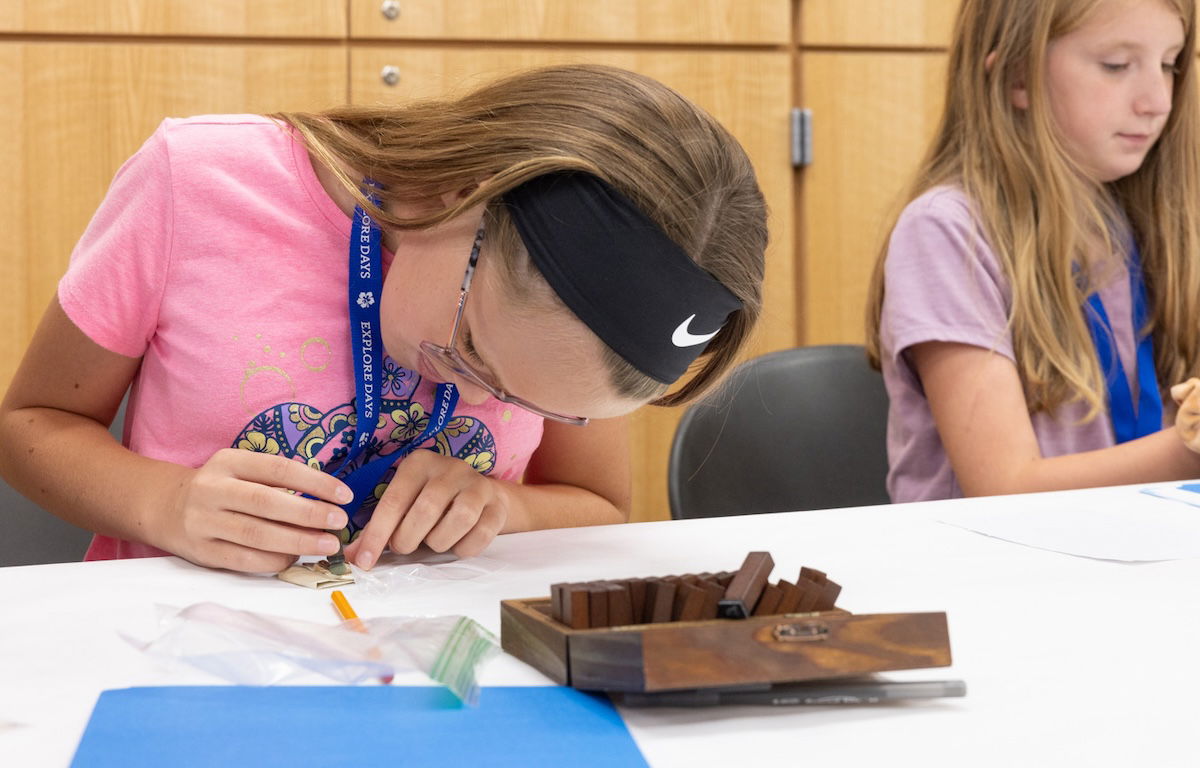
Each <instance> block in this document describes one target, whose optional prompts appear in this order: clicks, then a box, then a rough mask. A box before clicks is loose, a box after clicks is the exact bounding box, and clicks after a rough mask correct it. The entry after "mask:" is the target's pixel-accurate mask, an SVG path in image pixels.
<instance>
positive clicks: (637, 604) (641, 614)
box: [625, 579, 646, 623]
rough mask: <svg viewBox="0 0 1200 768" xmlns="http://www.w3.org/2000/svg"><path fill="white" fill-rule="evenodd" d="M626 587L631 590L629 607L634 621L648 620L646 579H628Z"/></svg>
mask: <svg viewBox="0 0 1200 768" xmlns="http://www.w3.org/2000/svg"><path fill="white" fill-rule="evenodd" d="M625 588H626V589H627V590H629V609H630V613H631V614H632V615H633V621H635V622H637V623H641V622H643V621H645V620H646V580H645V579H627V580H626V581H625Z"/></svg>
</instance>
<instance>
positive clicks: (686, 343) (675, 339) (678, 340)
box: [671, 315, 721, 347]
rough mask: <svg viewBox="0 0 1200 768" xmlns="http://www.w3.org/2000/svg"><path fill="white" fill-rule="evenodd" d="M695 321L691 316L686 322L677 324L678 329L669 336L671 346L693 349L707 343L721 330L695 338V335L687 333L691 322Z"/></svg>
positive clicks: (693, 316) (694, 317)
mask: <svg viewBox="0 0 1200 768" xmlns="http://www.w3.org/2000/svg"><path fill="white" fill-rule="evenodd" d="M695 319H696V316H695V315H692V316H691V317H689V318H688V319H687V320H684V321H683V322H682V323H680V324H679V327H678V328H676V329H675V332H674V333H672V334H671V343H672V344H674V345H675V346H677V347H694V346H696V345H697V344H703V343H704V342H706V341H708V340H709V339H711V338H712V337H713V336H716V335H717V334H718V333H720V332H721V329H720V328H718V329H717V330H715V331H713V332H712V333H705V334H702V335H699V336H697V335H696V334H694V333H691V332H690V331H688V326H689V325H691V324H692V321H693V320H695Z"/></svg>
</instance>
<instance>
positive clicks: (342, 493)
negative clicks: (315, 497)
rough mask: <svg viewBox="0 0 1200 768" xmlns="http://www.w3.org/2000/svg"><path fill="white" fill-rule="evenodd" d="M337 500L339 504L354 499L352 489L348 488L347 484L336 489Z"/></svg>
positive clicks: (347, 502)
mask: <svg viewBox="0 0 1200 768" xmlns="http://www.w3.org/2000/svg"><path fill="white" fill-rule="evenodd" d="M337 501H338V502H339V503H341V504H349V503H350V502H352V501H354V491H352V490H350V487H349V486H346V485H343V486H341V487H339V488H338V490H337Z"/></svg>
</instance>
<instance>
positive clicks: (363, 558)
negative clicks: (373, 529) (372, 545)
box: [354, 549, 375, 569]
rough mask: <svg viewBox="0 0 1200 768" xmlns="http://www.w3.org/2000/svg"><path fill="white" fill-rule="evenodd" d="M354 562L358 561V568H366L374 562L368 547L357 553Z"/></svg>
mask: <svg viewBox="0 0 1200 768" xmlns="http://www.w3.org/2000/svg"><path fill="white" fill-rule="evenodd" d="M354 562H356V563H358V567H359V568H364V569H367V568H370V567H371V566H372V565H374V564H375V556H374V555H373V554H371V551H370V550H369V549H364V550H363V551H362V552H359V553H358V557H356V558H355V559H354Z"/></svg>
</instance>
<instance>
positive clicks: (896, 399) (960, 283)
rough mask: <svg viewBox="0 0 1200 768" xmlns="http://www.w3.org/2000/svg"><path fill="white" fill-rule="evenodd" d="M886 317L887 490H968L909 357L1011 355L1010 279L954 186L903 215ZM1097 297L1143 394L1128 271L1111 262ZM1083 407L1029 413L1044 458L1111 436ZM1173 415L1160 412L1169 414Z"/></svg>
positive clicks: (920, 494)
mask: <svg viewBox="0 0 1200 768" xmlns="http://www.w3.org/2000/svg"><path fill="white" fill-rule="evenodd" d="M884 279H885V287H886V290H885V296H884V301H883V314H882V320H881V324H880V342H881V346H882V356H883V360H882V362H883V380H884V384H885V385H886V386H887V392H888V397H889V398H890V399H891V406H890V408H889V411H888V465H889V470H888V479H887V486H888V493H889V494H890V495H891V497H892V501H894V502H902V501H923V500H928V499H946V498H956V497H959V496H962V495H963V493H962V489H961V488H960V487H959V485H958V480H957V478H956V477H955V475H954V470H953V469H952V468H951V466H950V460H949V458H948V457H947V456H946V451H945V449H944V448H943V447H942V440H941V437H940V436H939V435H938V431H937V426H936V425H935V423H934V420H933V414H932V412H931V411H930V409H929V401H927V400H926V399H925V392H924V389H923V388H922V386H921V381H920V379H919V378H918V377H917V372H916V370H915V369H914V368H913V366H912V362H911V360H910V358H909V355H908V354H907V352H908V350H909V349H910V348H911V347H913V346H915V345H917V344H921V343H924V342H930V341H943V342H954V343H958V344H970V345H972V346H976V347H982V348H984V349H988V350H992V351H993V352H995V353H996V354H999V355H1003V356H1004V357H1007V358H1008V359H1009V360H1013V359H1014V356H1013V344H1012V334H1011V333H1010V332H1009V330H1008V313H1009V310H1010V309H1011V307H1012V292H1011V289H1010V288H1009V284H1008V279H1007V278H1006V277H1005V275H1004V272H1003V269H1002V268H1001V266H1000V264H999V262H998V261H997V259H996V255H995V254H994V253H993V252H992V249H991V248H990V247H989V246H988V244H987V242H986V240H985V239H984V235H983V232H982V230H981V229H980V227H979V226H978V224H977V223H976V222H975V219H974V217H973V216H972V214H971V210H970V204H969V201H968V199H967V197H966V195H965V194H964V193H963V192H962V190H961V189H959V188H957V187H948V186H943V187H935V188H933V189H931V190H929V191H928V192H926V193H925V194H923V195H921V196H920V197H918V198H917V199H916V200H914V201H912V202H911V203H909V205H908V207H906V208H905V209H904V212H903V213H902V214H901V215H900V220H899V222H897V224H896V228H895V230H893V232H892V237H891V241H890V243H889V245H888V254H887V261H886V263H885V265H884ZM1100 298H1101V300H1102V301H1103V302H1104V307H1105V310H1106V312H1107V314H1108V316H1109V320H1110V322H1111V323H1112V327H1113V335H1114V337H1115V341H1116V347H1117V354H1118V356H1119V357H1120V360H1121V364H1122V366H1123V367H1124V369H1125V371H1126V374H1127V376H1128V377H1129V378H1130V388H1131V391H1133V392H1134V397H1135V398H1136V397H1137V394H1136V393H1137V389H1136V386H1137V382H1136V344H1135V341H1134V332H1133V318H1132V311H1131V305H1130V291H1129V274H1128V271H1127V270H1123V269H1114V270H1112V271H1111V277H1110V278H1109V279H1107V280H1103V281H1101V287H1100ZM1086 414H1087V406H1086V405H1085V404H1083V403H1081V402H1074V403H1068V404H1066V405H1064V406H1062V407H1060V408H1059V409H1058V410H1056V411H1054V412H1044V411H1043V412H1040V413H1036V414H1033V415H1032V416H1031V417H1030V418H1031V420H1032V422H1033V430H1034V432H1035V433H1036V435H1037V440H1038V446H1039V447H1040V449H1041V453H1042V456H1043V457H1047V458H1048V457H1052V456H1062V455H1065V454H1071V453H1080V452H1083V451H1091V450H1096V449H1099V448H1107V447H1109V446H1111V445H1113V444H1114V443H1115V440H1114V437H1113V430H1112V423H1111V421H1110V420H1109V418H1108V417H1107V414H1100V415H1099V416H1097V417H1096V418H1094V419H1092V420H1091V421H1087V422H1084V421H1082V419H1083V418H1084V416H1085V415H1086ZM1167 417H1168V415H1167V414H1164V421H1166V419H1167Z"/></svg>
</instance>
